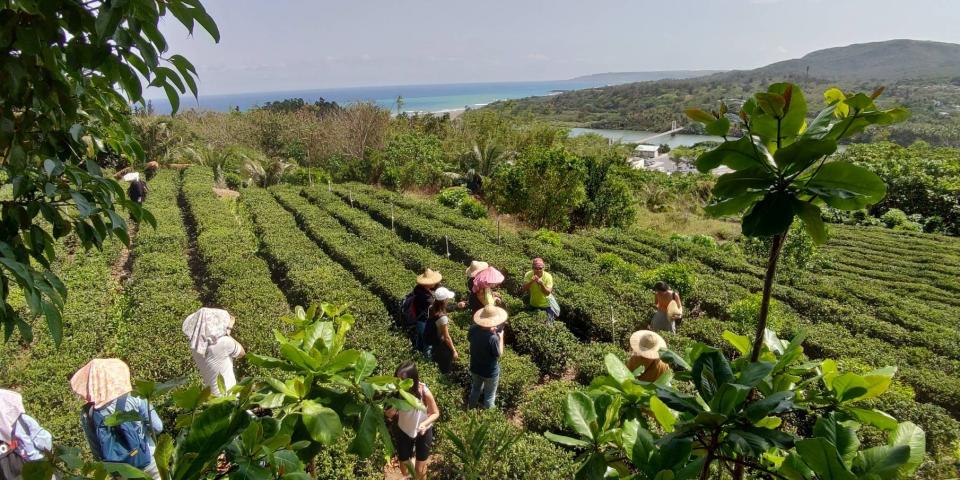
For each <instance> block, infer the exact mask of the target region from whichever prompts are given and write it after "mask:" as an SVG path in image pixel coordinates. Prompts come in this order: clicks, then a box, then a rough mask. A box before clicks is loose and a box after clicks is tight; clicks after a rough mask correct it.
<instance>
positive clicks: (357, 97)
mask: <svg viewBox="0 0 960 480" xmlns="http://www.w3.org/2000/svg"><path fill="white" fill-rule="evenodd" d="M602 86H604V84H601V83H598V82H589V81H572V80H556V81H544V82H492V83H457V84H437V85H395V86H385V87H349V88H320V89H312V90H290V91H284V92H251V93H238V94H231V95H200V96H199V99H194V98H193V97H192V96H187V97H183V98H181V101H180V110H181V111H184V110H189V109H196V110H212V111H217V112H226V111H229V110H231V109H233V108H237V107H239V108H240V110H248V109H250V108H252V107H255V106H258V105H264V104H265V103H267V102H271V101H278V100H284V99H287V98H302V99H304V101H306V102H308V103H313V102H315V101H317V100H318V99H320V98H323V99H324V100H327V101H331V100H332V101H334V102H337V103H339V104H341V105H345V104H350V103H355V102H367V101H372V102H374V103H376V104H377V105H380V106H381V107H384V108H388V109H390V110H394V111H395V110H396V100H397V97H398V96H402V97H403V110H404V111H406V112H444V111H452V110H458V109H463V108H477V107H481V106H483V105H486V104H488V103H491V102H495V101H497V100H509V99H514V98H524V97H533V96H541V95H549V94H550V93H551V92H554V91H558V90H578V89H583V88H593V87H602ZM151 103H152V105H153V109H154V111H155V112H157V113H162V114H166V113H170V104H169V102H168V101H167V99H166V98H154V99H151Z"/></svg>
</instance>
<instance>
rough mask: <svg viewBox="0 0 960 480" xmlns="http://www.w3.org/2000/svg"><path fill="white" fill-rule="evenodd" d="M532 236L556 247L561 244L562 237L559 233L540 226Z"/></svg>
mask: <svg viewBox="0 0 960 480" xmlns="http://www.w3.org/2000/svg"><path fill="white" fill-rule="evenodd" d="M533 237H534V238H536V239H537V240H540V241H541V242H543V243H546V244H548V245H552V246H554V247H557V248H559V247H562V246H563V239H562V238H560V234H559V233H557V232H552V231H550V230H546V229H543V228H541V229H540V230H537V231H536V233H534V235H533Z"/></svg>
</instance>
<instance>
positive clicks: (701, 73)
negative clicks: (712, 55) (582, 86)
mask: <svg viewBox="0 0 960 480" xmlns="http://www.w3.org/2000/svg"><path fill="white" fill-rule="evenodd" d="M722 71H723V70H659V71H653V72H607V73H595V74H593V75H583V76H580V77H576V78H571V79H570V81H571V82H593V83H598V82H603V83H606V84H607V85H619V84H623V83H633V82H649V81H652V80H665V79H684V78H696V77H705V76H707V75H713V74H715V73H721V72H722Z"/></svg>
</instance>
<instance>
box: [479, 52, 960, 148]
mask: <svg viewBox="0 0 960 480" xmlns="http://www.w3.org/2000/svg"><path fill="white" fill-rule="evenodd" d="M613 75H616V74H613ZM784 81H787V82H793V83H796V84H797V85H799V86H800V88H801V89H802V90H803V92H804V93H806V95H807V101H808V103H809V104H810V105H811V111H816V109H817V108H818V106H819V105H823V103H822V93H823V91H824V90H826V89H827V88H830V87H840V88H842V89H844V90H853V91H866V92H871V91H873V90H874V89H875V88H876V87H878V86H881V85H882V86H885V87H886V91H885V92H884V94H883V96H882V97H881V98H880V102H881V104H883V105H893V104H897V105H901V106H904V107H907V108H908V109H909V110H910V112H911V117H910V119H909V120H908V121H907V122H905V123H903V124H899V125H895V126H892V127H889V128H885V129H875V130H872V132H875V134H876V135H878V138H889V139H891V140H895V141H897V142H899V143H902V144H909V143H911V142H913V141H914V140H917V139H922V140H926V141H927V142H930V143H934V144H941V145H956V146H960V45H957V44H952V43H941V42H929V41H918V40H890V41H886V42H874V43H863V44H856V45H849V46H846V47H837V48H828V49H825V50H818V51H815V52H812V53H810V54H807V55H805V56H803V57H802V58H797V59H793V60H786V61H782V62H777V63H773V64H770V65H767V66H765V67H760V68H756V69H753V70H732V71H728V72H722V73H715V74H712V75H707V76H698V77H695V78H687V79H662V80H656V81H641V82H633V83H624V84H620V85H612V86H606V87H600V88H590V89H583V90H574V91H570V92H564V93H561V94H558V95H551V96H548V97H534V98H525V99H521V100H510V101H506V102H497V103H494V104H492V105H491V106H490V107H489V108H495V109H501V110H504V111H507V112H512V113H516V114H521V115H533V116H535V117H539V118H541V119H544V120H549V121H553V122H560V123H563V124H566V125H570V126H585V127H593V128H614V129H629V130H648V131H664V130H666V129H668V128H669V127H670V125H671V124H672V123H673V122H675V121H676V122H680V123H681V124H687V125H690V122H689V120H688V119H687V118H686V116H685V115H684V114H683V110H684V109H685V108H689V107H700V108H716V106H717V104H718V102H719V101H720V100H723V101H725V102H727V104H728V105H730V106H731V107H733V108H739V107H738V106H737V104H738V102H740V101H742V100H743V99H744V98H747V97H748V96H750V95H751V94H753V93H755V92H758V91H762V90H765V89H766V87H767V86H768V85H769V84H770V83H774V82H784ZM611 83H612V82H611ZM698 127H699V126H698V125H690V126H689V129H690V131H691V132H697V131H698V130H697V129H698ZM870 135H874V133H870ZM863 138H864V139H865V138H866V136H864V137H863Z"/></svg>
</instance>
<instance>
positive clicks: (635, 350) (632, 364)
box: [627, 330, 670, 382]
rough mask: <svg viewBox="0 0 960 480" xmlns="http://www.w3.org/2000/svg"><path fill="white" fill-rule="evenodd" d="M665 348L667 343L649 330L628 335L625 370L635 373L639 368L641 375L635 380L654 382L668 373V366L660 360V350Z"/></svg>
mask: <svg viewBox="0 0 960 480" xmlns="http://www.w3.org/2000/svg"><path fill="white" fill-rule="evenodd" d="M664 348H667V342H666V341H665V340H664V339H663V337H661V336H660V335H659V334H657V332H652V331H650V330H637V331H636V332H633V335H630V358H629V359H628V360H627V368H629V369H630V371H631V372H634V374H635V375H636V371H637V369H638V368H640V367H641V366H642V367H643V373H641V374H639V375H638V376H637V380H640V381H643V382H656V381H657V379H658V378H660V376H661V375H663V374H664V373H667V372H669V371H670V366H669V365H667V363H666V362H664V361H663V360H661V359H660V350H663V349H664Z"/></svg>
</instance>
